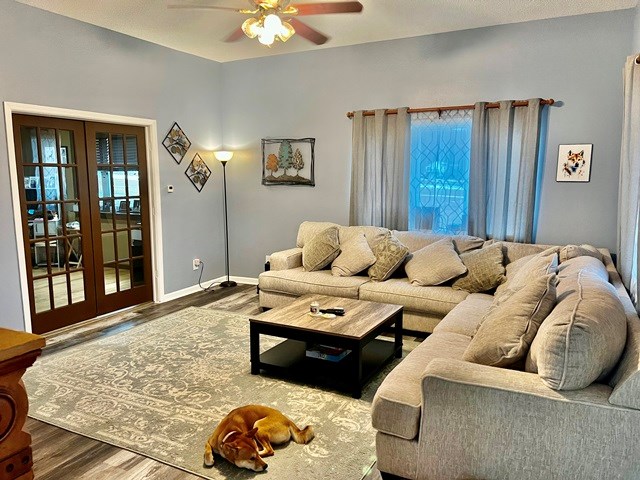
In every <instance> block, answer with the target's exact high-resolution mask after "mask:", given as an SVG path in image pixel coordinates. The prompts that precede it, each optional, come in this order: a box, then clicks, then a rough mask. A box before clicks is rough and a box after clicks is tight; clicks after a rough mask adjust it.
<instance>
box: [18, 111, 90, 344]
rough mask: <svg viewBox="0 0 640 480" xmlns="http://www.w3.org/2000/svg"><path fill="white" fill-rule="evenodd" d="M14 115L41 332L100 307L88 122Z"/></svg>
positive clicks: (34, 311) (36, 326)
mask: <svg viewBox="0 0 640 480" xmlns="http://www.w3.org/2000/svg"><path fill="white" fill-rule="evenodd" d="M13 121H14V140H15V145H16V161H17V163H18V175H19V177H20V182H19V184H20V197H21V208H22V220H23V234H24V242H25V254H26V263H27V270H28V272H27V276H28V282H29V296H30V300H31V302H30V304H31V317H32V328H33V331H34V332H35V333H43V332H47V331H50V330H53V329H56V328H60V327H62V326H66V325H70V324H72V323H75V322H78V321H80V320H85V319H87V318H91V317H92V316H95V313H96V308H95V293H94V279H93V265H92V264H91V263H90V262H89V263H88V264H87V262H86V261H85V259H86V258H87V257H88V258H91V257H92V250H91V241H90V240H89V239H90V238H91V222H90V217H89V211H90V206H89V190H88V188H87V170H86V157H85V155H84V152H85V147H84V143H85V141H84V126H83V123H82V122H75V121H70V120H60V119H50V118H44V117H29V116H23V115H15V116H14V118H13Z"/></svg>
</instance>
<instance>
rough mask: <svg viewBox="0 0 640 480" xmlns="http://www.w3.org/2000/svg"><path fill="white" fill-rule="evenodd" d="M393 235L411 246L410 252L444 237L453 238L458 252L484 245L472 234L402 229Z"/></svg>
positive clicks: (395, 231)
mask: <svg viewBox="0 0 640 480" xmlns="http://www.w3.org/2000/svg"><path fill="white" fill-rule="evenodd" d="M392 233H393V235H394V236H395V237H396V238H397V239H398V240H400V241H401V242H402V243H403V244H404V245H406V246H407V247H408V248H409V252H411V253H413V252H415V251H418V250H420V249H421V248H423V247H426V246H427V245H431V244H432V243H436V242H437V241H439V240H442V239H443V238H450V239H451V240H453V245H454V246H455V247H456V251H457V252H458V253H464V252H468V251H469V250H473V249H476V248H480V247H482V245H483V244H484V240H482V239H481V238H478V237H472V236H471V235H453V236H452V235H442V234H438V233H427V232H420V231H414V230H412V231H400V230H393V232H392Z"/></svg>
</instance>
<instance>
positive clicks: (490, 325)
mask: <svg viewBox="0 0 640 480" xmlns="http://www.w3.org/2000/svg"><path fill="white" fill-rule="evenodd" d="M555 303H556V274H555V273H552V274H550V275H546V276H543V277H538V278H534V279H532V280H531V282H530V283H528V284H527V285H525V286H524V287H523V288H521V289H520V290H517V291H509V292H508V294H505V295H504V296H502V297H499V298H496V300H494V303H493V305H492V306H491V308H490V309H489V311H488V312H487V314H486V316H485V317H484V318H483V320H482V323H481V324H480V328H479V329H478V332H477V333H476V334H475V335H474V337H473V339H472V340H471V343H470V344H469V347H468V348H467V350H466V351H465V353H464V356H463V357H462V358H463V360H465V361H467V362H473V363H479V364H482V365H489V366H492V367H508V366H510V365H513V364H514V363H517V362H518V361H520V360H522V359H524V358H525V356H526V355H527V352H528V351H529V346H530V345H531V342H532V341H533V339H534V337H535V336H536V333H537V331H538V328H539V327H540V324H541V323H542V322H543V320H544V319H545V318H547V315H549V312H551V310H552V309H553V306H554V305H555Z"/></svg>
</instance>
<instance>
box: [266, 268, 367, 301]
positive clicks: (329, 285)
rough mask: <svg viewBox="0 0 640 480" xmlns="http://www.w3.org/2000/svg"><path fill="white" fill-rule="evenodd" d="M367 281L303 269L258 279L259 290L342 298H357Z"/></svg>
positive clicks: (360, 278) (324, 271)
mask: <svg viewBox="0 0 640 480" xmlns="http://www.w3.org/2000/svg"><path fill="white" fill-rule="evenodd" d="M368 281H369V278H368V277H335V276H333V275H331V271H329V270H318V271H316V272H307V271H305V270H304V268H303V267H300V268H293V269H291V270H276V271H269V272H263V273H261V274H260V277H259V284H260V290H265V291H268V292H276V293H286V294H289V295H298V296H300V295H306V294H307V293H317V294H319V295H331V296H334V297H344V298H358V289H359V288H360V286H361V285H363V284H365V283H367V282H368Z"/></svg>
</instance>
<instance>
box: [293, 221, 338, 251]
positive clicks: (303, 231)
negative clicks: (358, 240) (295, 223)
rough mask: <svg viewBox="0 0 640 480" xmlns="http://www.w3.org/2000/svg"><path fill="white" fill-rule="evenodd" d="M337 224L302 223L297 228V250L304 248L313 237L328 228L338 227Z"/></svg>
mask: <svg viewBox="0 0 640 480" xmlns="http://www.w3.org/2000/svg"><path fill="white" fill-rule="evenodd" d="M339 226H340V225H338V224H337V223H333V222H302V223H301V224H300V227H298V238H297V241H296V246H297V247H299V248H302V247H304V245H305V243H307V242H308V241H309V240H311V239H312V238H313V237H315V236H316V235H317V234H319V233H320V232H322V231H323V230H326V229H327V228H329V227H339Z"/></svg>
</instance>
